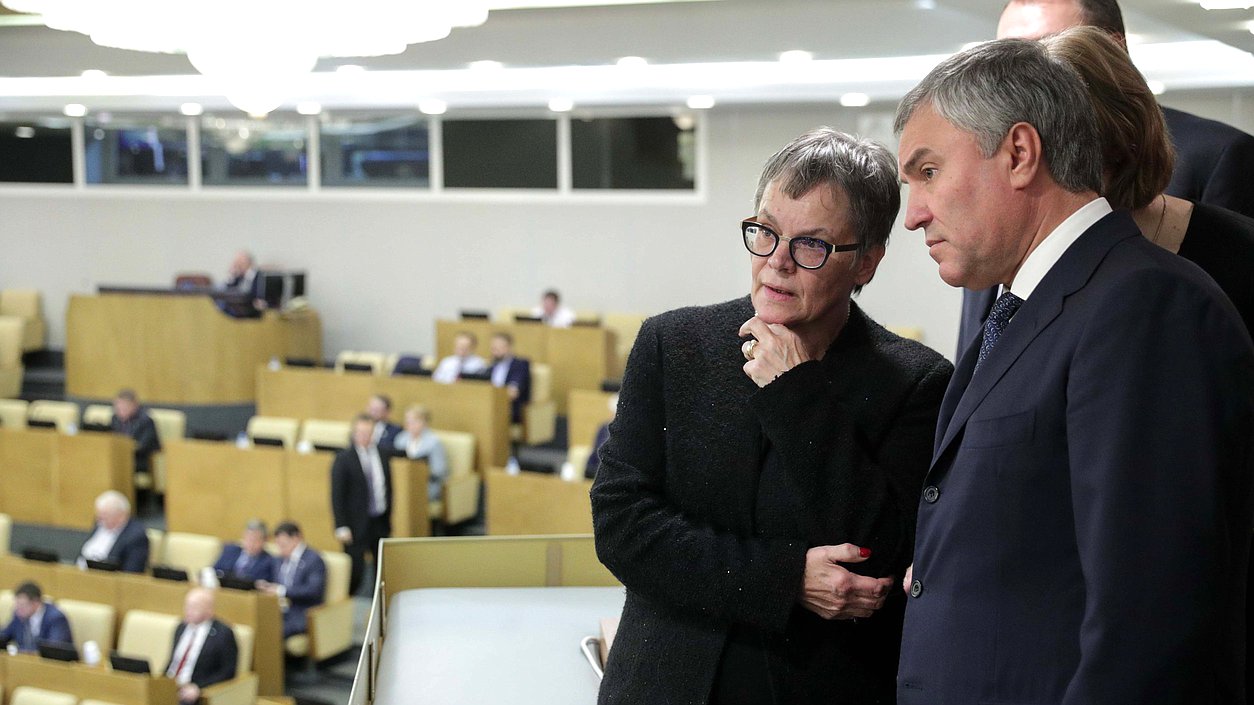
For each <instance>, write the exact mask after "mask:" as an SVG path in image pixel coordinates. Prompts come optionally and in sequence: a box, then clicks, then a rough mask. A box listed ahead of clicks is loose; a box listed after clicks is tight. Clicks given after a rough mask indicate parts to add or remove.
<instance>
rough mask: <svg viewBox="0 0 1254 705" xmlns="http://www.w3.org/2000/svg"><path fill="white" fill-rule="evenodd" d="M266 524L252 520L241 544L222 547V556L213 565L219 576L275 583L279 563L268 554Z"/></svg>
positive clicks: (245, 528) (229, 544) (241, 539)
mask: <svg viewBox="0 0 1254 705" xmlns="http://www.w3.org/2000/svg"><path fill="white" fill-rule="evenodd" d="M265 543H266V524H265V522H263V521H261V520H260V519H252V520H250V521H249V522H248V524H247V525H246V526H245V527H244V535H243V536H242V537H241V538H240V542H239V543H228V544H227V545H226V546H223V547H222V555H220V556H218V560H217V562H215V563H214V564H213V570H214V572H216V573H217V574H218V575H238V576H240V577H241V578H247V579H249V580H253V581H257V580H267V581H273V580H274V576H275V571H277V570H278V566H279V562H278V561H277V560H276V559H275V557H274V556H272V555H270V554H269V553H267V552H266V549H265Z"/></svg>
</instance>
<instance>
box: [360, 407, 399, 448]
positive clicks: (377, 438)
mask: <svg viewBox="0 0 1254 705" xmlns="http://www.w3.org/2000/svg"><path fill="white" fill-rule="evenodd" d="M366 415H367V416H369V417H370V418H371V419H373V420H374V434H373V436H372V437H373V439H374V444H375V445H377V446H379V447H380V448H391V447H392V440H393V439H395V438H396V434H398V433H400V432H401V427H400V426H397V425H396V424H394V423H392V421H391V416H392V398H391V397H389V396H387V395H386V394H376V395H374V396H372V397H370V401H368V402H366Z"/></svg>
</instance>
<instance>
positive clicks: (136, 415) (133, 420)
mask: <svg viewBox="0 0 1254 705" xmlns="http://www.w3.org/2000/svg"><path fill="white" fill-rule="evenodd" d="M110 426H111V428H112V429H113V432H114V433H117V434H120V435H123V436H130V438H131V440H133V441H135V472H148V471H149V470H150V469H151V467H152V454H153V453H156V452H157V451H159V450H161V439H160V438H159V437H158V436H157V424H156V423H154V422H153V420H152V417H151V416H149V415H148V412H147V411H146V410H145V409H144V408H143V407H142V406H140V405H139V397H137V396H136V395H135V392H134V391H132V390H130V389H123V390H122V391H120V392H118V393H117V396H115V397H114V398H113V421H112V423H111V424H110Z"/></svg>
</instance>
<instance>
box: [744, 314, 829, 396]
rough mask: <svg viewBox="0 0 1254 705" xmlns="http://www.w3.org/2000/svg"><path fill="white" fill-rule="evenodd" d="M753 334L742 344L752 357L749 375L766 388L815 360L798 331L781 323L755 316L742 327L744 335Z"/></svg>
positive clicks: (746, 368) (748, 369)
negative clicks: (781, 376)
mask: <svg viewBox="0 0 1254 705" xmlns="http://www.w3.org/2000/svg"><path fill="white" fill-rule="evenodd" d="M746 336H752V337H753V339H756V340H753V339H751V340H747V341H745V343H744V345H742V346H741V352H742V353H743V352H744V351H745V349H746V347H748V348H749V352H748V353H745V357H746V358H749V360H748V362H746V363H745V365H744V368H743V369H744V371H745V374H746V375H749V379H752V380H753V381H754V382H755V383H756V384H757V385H758V386H759V387H765V386H766V385H768V384H770V383H771V382H773V381H775V378H776V377H779V376H780V375H782V374H784V373H785V372H787V371H788V370H791V369H792V368H794V367H796V366H797V365H800V364H801V363H803V362H808V361H809V360H813V359H814V355H812V354H811V353H810V352H809V351H808V350H806V349H805V347H804V346H803V345H802V343H801V338H799V337H797V334H796V333H793V332H792V331H790V330H788V328H786V327H785V326H783V325H781V324H779V323H767V322H765V321H763V320H762V319H760V318H758V317H757V316H754V317H753V318H750V319H749V320H747V321H745V322H744V325H742V326H740V337H742V338H743V337H746Z"/></svg>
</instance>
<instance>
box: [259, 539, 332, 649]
mask: <svg viewBox="0 0 1254 705" xmlns="http://www.w3.org/2000/svg"><path fill="white" fill-rule="evenodd" d="M274 543H275V544H276V545H278V547H279V565H278V567H277V568H276V569H275V576H274V580H273V581H263V582H261V583H259V584H258V587H259V588H260V589H261V590H263V591H265V592H268V593H270V594H273V595H278V596H279V597H281V598H285V600H286V603H287V605H286V606H285V607H284V608H283V638H284V639H286V638H287V637H289V636H292V635H293V634H304V633H305V632H306V631H307V630H308V627H307V625H306V621H305V611H306V610H308V609H309V608H310V607H317V606H318V605H320V604H322V601H323V599H324V596H325V594H326V591H327V566H326V564H325V563H323V562H322V556H320V555H318V552H317V551H315V550H314V549H312V548H310V547H309V545H308V544H306V543H305V538H304V536H302V535H301V532H300V527H299V526H297V525H296V524H295V523H294V522H283V523H282V524H279V525H278V526H277V527H276V528H275V529H274Z"/></svg>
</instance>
